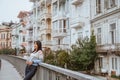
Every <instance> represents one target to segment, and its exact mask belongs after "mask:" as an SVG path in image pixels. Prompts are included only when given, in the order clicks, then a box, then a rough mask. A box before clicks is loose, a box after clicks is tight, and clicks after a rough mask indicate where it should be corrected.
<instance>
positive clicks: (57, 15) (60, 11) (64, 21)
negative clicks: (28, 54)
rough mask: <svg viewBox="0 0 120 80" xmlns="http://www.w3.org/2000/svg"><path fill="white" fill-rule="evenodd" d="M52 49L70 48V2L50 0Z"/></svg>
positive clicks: (68, 0)
mask: <svg viewBox="0 0 120 80" xmlns="http://www.w3.org/2000/svg"><path fill="white" fill-rule="evenodd" d="M51 5H52V40H53V49H54V50H58V49H65V50H66V49H69V48H70V26H69V19H70V13H69V8H70V0H52V3H51Z"/></svg>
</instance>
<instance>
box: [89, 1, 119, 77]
mask: <svg viewBox="0 0 120 80" xmlns="http://www.w3.org/2000/svg"><path fill="white" fill-rule="evenodd" d="M91 25H92V29H93V30H94V33H95V35H96V41H97V45H98V46H97V52H98V53H99V60H98V62H97V64H96V71H97V72H98V73H99V72H107V73H108V74H109V75H117V76H118V75H120V63H119V62H120V56H119V55H120V36H119V35H120V27H119V26H120V0H103V1H101V0H92V1H91Z"/></svg>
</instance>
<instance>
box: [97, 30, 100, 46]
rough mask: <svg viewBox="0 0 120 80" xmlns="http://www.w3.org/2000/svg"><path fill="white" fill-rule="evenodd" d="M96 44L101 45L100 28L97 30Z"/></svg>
mask: <svg viewBox="0 0 120 80" xmlns="http://www.w3.org/2000/svg"><path fill="white" fill-rule="evenodd" d="M97 44H101V28H98V29H97Z"/></svg>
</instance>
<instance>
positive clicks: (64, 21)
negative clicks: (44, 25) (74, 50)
mask: <svg viewBox="0 0 120 80" xmlns="http://www.w3.org/2000/svg"><path fill="white" fill-rule="evenodd" d="M63 32H66V20H63Z"/></svg>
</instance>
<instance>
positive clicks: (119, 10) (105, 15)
mask: <svg viewBox="0 0 120 80" xmlns="http://www.w3.org/2000/svg"><path fill="white" fill-rule="evenodd" d="M119 12H120V8H119V9H116V10H114V11H112V12H109V13H105V14H103V15H101V16H99V17H96V18H94V19H92V20H91V23H94V22H96V21H98V20H100V19H103V18H105V17H108V16H110V15H113V14H116V13H119Z"/></svg>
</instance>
